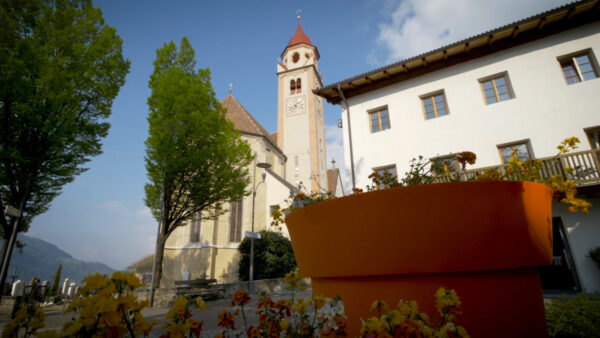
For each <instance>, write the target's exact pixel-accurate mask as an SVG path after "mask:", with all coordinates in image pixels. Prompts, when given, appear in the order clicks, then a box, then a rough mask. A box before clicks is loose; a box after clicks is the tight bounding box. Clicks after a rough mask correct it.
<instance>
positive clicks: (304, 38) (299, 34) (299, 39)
mask: <svg viewBox="0 0 600 338" xmlns="http://www.w3.org/2000/svg"><path fill="white" fill-rule="evenodd" d="M301 43H305V44H307V45H309V46H312V47H314V48H315V52H316V53H315V54H316V56H317V59H319V58H320V55H319V49H318V48H317V47H316V46H314V45H313V44H312V42H310V38H309V37H308V35H306V33H304V30H302V25H300V21H298V27H297V28H296V33H294V35H293V36H292V38H291V39H290V42H288V44H287V46H286V47H285V49H284V50H283V52H282V53H281V56H282V57H283V54H285V51H286V50H287V49H288V48H290V47H292V46H295V45H299V44H301ZM283 66H284V65H283ZM284 67H285V66H284Z"/></svg>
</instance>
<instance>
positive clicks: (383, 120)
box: [369, 107, 391, 133]
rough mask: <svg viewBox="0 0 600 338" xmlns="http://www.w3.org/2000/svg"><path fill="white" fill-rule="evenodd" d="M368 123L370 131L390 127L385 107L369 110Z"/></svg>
mask: <svg viewBox="0 0 600 338" xmlns="http://www.w3.org/2000/svg"><path fill="white" fill-rule="evenodd" d="M369 124H370V126H371V133H376V132H378V131H382V130H386V129H390V127H391V126H390V115H389V113H388V109H387V107H384V108H380V109H377V110H374V111H371V112H369Z"/></svg>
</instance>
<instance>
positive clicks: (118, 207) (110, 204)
mask: <svg viewBox="0 0 600 338" xmlns="http://www.w3.org/2000/svg"><path fill="white" fill-rule="evenodd" d="M99 207H100V209H103V210H106V211H109V212H123V211H125V210H126V209H125V206H124V205H123V202H121V201H107V202H104V203H102V204H100V205H99Z"/></svg>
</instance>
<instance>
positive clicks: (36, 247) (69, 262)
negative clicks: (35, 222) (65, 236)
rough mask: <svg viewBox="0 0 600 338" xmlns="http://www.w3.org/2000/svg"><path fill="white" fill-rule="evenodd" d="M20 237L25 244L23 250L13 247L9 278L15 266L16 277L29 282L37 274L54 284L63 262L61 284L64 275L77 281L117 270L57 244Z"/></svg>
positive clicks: (24, 236) (10, 279)
mask: <svg viewBox="0 0 600 338" xmlns="http://www.w3.org/2000/svg"><path fill="white" fill-rule="evenodd" d="M17 238H18V240H19V241H20V242H21V243H23V244H25V247H24V248H23V252H22V253H19V249H17V248H16V247H15V248H14V249H13V254H12V259H11V262H10V267H9V269H8V276H7V278H6V280H7V281H8V282H10V281H12V275H13V271H14V269H15V267H16V268H17V271H16V274H17V276H18V277H17V278H16V279H20V280H22V281H24V282H29V281H30V280H31V279H32V278H33V277H34V276H35V277H38V278H39V279H40V280H41V281H44V280H48V281H50V284H52V283H54V274H55V273H56V270H57V269H58V266H59V265H60V264H61V263H62V266H63V267H62V273H61V277H60V283H62V281H63V280H64V279H65V278H69V279H70V280H72V281H74V282H78V283H79V282H80V281H81V280H82V279H84V278H85V277H86V276H87V275H88V274H90V273H96V272H98V273H101V274H112V273H113V272H114V271H115V270H114V269H111V268H110V267H109V266H108V265H106V264H103V263H99V262H85V261H81V260H78V259H75V258H73V257H72V256H71V255H69V254H68V253H66V252H64V251H62V250H61V249H59V248H58V247H57V246H56V245H54V244H50V243H48V242H46V241H44V240H41V239H38V238H34V237H29V236H27V235H23V234H19V235H18V237H17Z"/></svg>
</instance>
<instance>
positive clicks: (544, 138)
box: [342, 23, 600, 187]
mask: <svg viewBox="0 0 600 338" xmlns="http://www.w3.org/2000/svg"><path fill="white" fill-rule="evenodd" d="M588 48H591V49H592V51H593V54H594V55H595V57H596V59H598V58H599V57H600V23H592V24H588V25H585V26H582V27H579V28H576V29H572V30H568V31H566V32H563V33H560V34H557V35H554V36H550V37H547V38H544V39H540V40H537V41H534V42H531V43H528V44H525V45H521V46H517V47H513V48H510V49H507V50H504V51H501V52H498V53H495V54H491V55H488V56H485V57H481V58H478V59H475V60H471V61H468V62H464V63H462V64H458V65H455V66H452V67H448V68H445V69H442V70H439V71H436V72H432V73H429V74H426V75H423V76H420V77H416V78H413V79H410V80H407V81H404V82H401V83H397V84H394V85H391V86H388V87H385V88H382V89H378V90H375V91H372V92H369V93H366V94H363V95H360V96H357V97H352V98H350V99H349V100H348V103H349V105H350V114H351V121H350V122H351V128H352V138H353V148H354V163H355V171H356V180H357V186H358V187H364V186H365V185H367V183H368V178H367V176H368V175H369V174H370V172H371V170H372V168H373V167H379V166H385V165H391V164H396V166H397V168H398V173H399V174H400V175H402V174H403V173H404V172H405V171H406V170H407V169H408V165H409V164H408V163H409V160H410V159H411V158H414V157H417V156H418V155H423V156H425V157H434V156H436V155H445V154H449V153H455V152H460V151H464V150H469V151H473V152H475V153H476V154H477V163H476V165H475V166H473V167H471V168H476V167H485V166H491V165H498V164H500V163H501V159H500V155H499V153H498V150H497V145H498V144H502V143H507V142H512V141H519V140H523V139H529V140H530V142H531V146H532V148H533V153H534V156H535V157H546V156H552V155H555V154H556V153H557V150H556V148H555V147H556V145H558V144H559V143H560V141H562V140H563V139H564V138H566V137H570V136H577V137H579V138H580V139H581V141H582V143H581V147H580V150H585V149H589V144H588V143H587V138H586V136H585V133H584V131H583V128H587V127H593V126H599V125H600V111H599V110H598V107H599V106H600V95H599V94H600V78H597V79H594V80H589V81H584V82H581V83H577V84H573V85H567V84H566V82H565V79H564V78H563V74H562V71H561V68H560V66H559V63H558V61H557V57H559V56H562V55H565V54H569V53H573V52H577V51H581V50H585V49H588ZM500 72H508V76H509V78H510V82H511V85H512V88H513V91H514V94H515V97H514V98H513V99H511V100H508V101H503V102H499V103H495V104H491V105H486V104H485V102H484V99H483V96H482V93H481V89H480V84H479V81H478V79H480V78H483V77H486V76H490V75H493V74H497V73H500ZM438 90H444V92H445V96H446V100H447V103H448V109H449V115H447V116H443V117H439V118H434V119H430V120H425V118H424V114H423V108H422V103H421V100H420V98H419V96H420V95H423V94H428V93H431V92H434V91H438ZM386 105H387V106H388V109H389V114H390V123H391V129H388V130H385V131H381V132H377V133H370V129H369V120H368V113H367V112H368V111H369V110H372V109H374V108H377V107H381V106H386ZM342 107H343V108H345V107H344V106H342ZM342 117H343V120H344V121H343V124H344V128H347V126H348V121H347V115H346V112H345V111H343V112H342ZM344 144H345V147H344V148H345V151H346V154H345V159H346V167H347V168H350V154H349V149H350V147H349V146H348V132H347V129H346V130H345V131H344Z"/></svg>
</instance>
